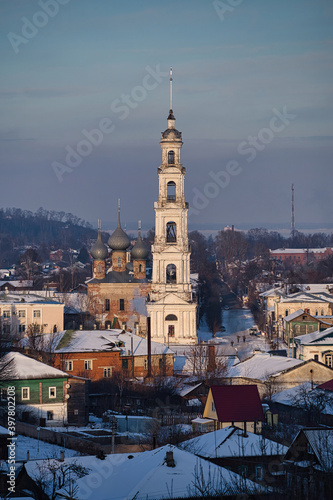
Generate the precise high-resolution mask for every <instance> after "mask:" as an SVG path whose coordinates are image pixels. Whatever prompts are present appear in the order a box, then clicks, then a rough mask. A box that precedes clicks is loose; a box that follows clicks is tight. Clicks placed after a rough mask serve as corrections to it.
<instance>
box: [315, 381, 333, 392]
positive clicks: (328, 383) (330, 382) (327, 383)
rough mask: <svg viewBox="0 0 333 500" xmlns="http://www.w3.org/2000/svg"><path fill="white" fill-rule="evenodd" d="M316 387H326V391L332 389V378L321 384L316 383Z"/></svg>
mask: <svg viewBox="0 0 333 500" xmlns="http://www.w3.org/2000/svg"><path fill="white" fill-rule="evenodd" d="M317 389H326V390H327V391H333V379H332V380H328V381H327V382H324V383H323V384H320V385H317Z"/></svg>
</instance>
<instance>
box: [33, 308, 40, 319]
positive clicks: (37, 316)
mask: <svg viewBox="0 0 333 500" xmlns="http://www.w3.org/2000/svg"><path fill="white" fill-rule="evenodd" d="M33 316H34V318H40V310H39V309H36V310H34V313H33Z"/></svg>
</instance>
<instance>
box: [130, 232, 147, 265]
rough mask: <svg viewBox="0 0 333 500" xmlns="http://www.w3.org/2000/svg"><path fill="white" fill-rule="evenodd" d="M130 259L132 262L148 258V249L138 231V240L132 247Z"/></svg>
mask: <svg viewBox="0 0 333 500" xmlns="http://www.w3.org/2000/svg"><path fill="white" fill-rule="evenodd" d="M131 254H132V259H133V260H146V258H147V256H148V249H147V247H146V245H145V244H144V242H143V241H142V238H141V232H140V231H139V235H138V239H137V240H136V243H135V245H134V247H133V248H132V252H131Z"/></svg>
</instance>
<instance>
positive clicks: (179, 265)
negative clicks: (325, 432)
mask: <svg viewBox="0 0 333 500" xmlns="http://www.w3.org/2000/svg"><path fill="white" fill-rule="evenodd" d="M160 145H161V149H162V163H161V165H160V167H159V168H158V171H157V172H158V179H159V190H158V201H157V202H155V204H154V209H155V240H154V245H153V246H152V254H153V276H152V288H151V292H150V295H149V302H148V303H147V310H148V314H149V316H150V318H151V337H152V340H154V341H155V342H162V343H165V344H194V343H196V342H197V332H196V302H195V300H194V298H193V294H192V287H191V282H190V249H189V244H188V236H187V212H188V203H187V202H186V201H185V193H184V180H185V167H183V166H182V164H181V161H180V152H181V148H182V145H183V142H182V134H181V132H179V131H178V130H177V129H176V128H175V117H174V114H173V110H172V68H171V69H170V111H169V116H168V128H167V129H166V130H165V131H164V132H162V133H161V142H160Z"/></svg>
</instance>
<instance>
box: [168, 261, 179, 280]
mask: <svg viewBox="0 0 333 500" xmlns="http://www.w3.org/2000/svg"><path fill="white" fill-rule="evenodd" d="M166 282H167V283H177V268H176V266H175V264H168V265H167V267H166Z"/></svg>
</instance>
